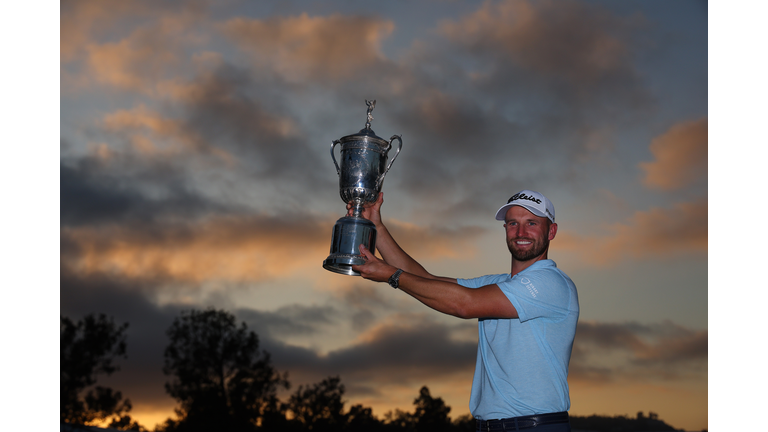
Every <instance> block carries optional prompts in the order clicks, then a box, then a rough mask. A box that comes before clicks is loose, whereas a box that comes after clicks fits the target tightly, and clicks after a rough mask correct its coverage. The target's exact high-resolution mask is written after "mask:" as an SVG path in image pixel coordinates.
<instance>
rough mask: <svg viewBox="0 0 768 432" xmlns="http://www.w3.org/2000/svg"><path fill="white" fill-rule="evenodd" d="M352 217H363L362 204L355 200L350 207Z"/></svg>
mask: <svg viewBox="0 0 768 432" xmlns="http://www.w3.org/2000/svg"><path fill="white" fill-rule="evenodd" d="M352 217H358V218H359V217H363V202H362V201H359V200H355V201H354V204H353V207H352Z"/></svg>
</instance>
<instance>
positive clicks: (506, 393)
mask: <svg viewBox="0 0 768 432" xmlns="http://www.w3.org/2000/svg"><path fill="white" fill-rule="evenodd" d="M458 283H459V284H460V285H462V286H465V287H468V288H479V287H482V286H485V285H491V284H497V285H498V286H499V288H501V290H502V292H504V294H505V295H506V296H507V298H508V299H509V301H510V302H512V305H513V306H514V307H515V309H517V313H518V315H519V318H516V319H494V318H481V319H480V320H478V331H479V339H478V344H477V364H476V366H475V376H474V379H473V380H472V394H471V396H470V399H469V408H470V411H471V412H472V415H473V416H474V417H475V418H476V419H480V420H492V419H501V418H508V417H517V416H523V415H532V414H545V413H552V412H560V411H568V409H570V407H571V400H570V397H569V395H568V381H567V378H568V362H569V361H570V359H571V349H572V348H573V337H574V334H575V333H576V322H577V321H578V319H579V297H578V294H577V292H576V285H574V283H573V281H571V279H570V278H569V277H568V276H567V275H566V274H565V273H563V272H562V271H561V270H560V269H558V268H557V265H556V264H555V262H554V261H552V260H541V261H537V262H535V263H533V264H532V265H531V266H530V267H528V268H527V269H525V270H523V271H522V272H520V273H518V274H516V275H515V276H514V277H510V276H509V273H507V274H499V275H488V276H482V277H479V278H474V279H459V280H458Z"/></svg>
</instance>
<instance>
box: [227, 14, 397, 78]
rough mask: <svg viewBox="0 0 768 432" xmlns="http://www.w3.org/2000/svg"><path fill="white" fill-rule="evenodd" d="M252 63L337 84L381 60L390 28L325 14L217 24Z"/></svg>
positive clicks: (381, 22)
mask: <svg viewBox="0 0 768 432" xmlns="http://www.w3.org/2000/svg"><path fill="white" fill-rule="evenodd" d="M221 28H222V31H223V32H224V34H225V35H227V36H229V37H231V38H232V39H233V40H234V41H235V42H236V43H237V44H238V46H239V47H240V49H242V50H243V51H245V52H247V53H248V54H249V55H250V56H251V59H252V61H253V62H254V63H256V64H262V65H271V66H273V67H275V69H276V70H277V71H279V72H280V73H282V74H287V75H288V76H289V77H292V78H293V79H299V78H313V79H320V80H323V81H325V80H331V81H339V80H344V79H345V78H349V77H351V76H355V75H357V74H359V73H361V72H363V71H365V70H366V69H369V68H371V67H373V66H375V65H376V64H378V63H380V62H382V60H383V56H382V54H381V51H380V47H381V42H382V39H384V38H386V37H387V36H389V35H390V34H391V33H392V31H393V29H394V24H393V23H392V22H391V21H386V20H381V19H378V18H375V17H360V16H346V15H338V14H335V15H331V16H328V17H311V16H309V15H307V14H306V13H304V14H301V15H299V16H292V17H283V18H273V19H268V20H257V19H245V18H234V19H231V20H229V21H227V22H226V23H224V24H223V25H222V26H221Z"/></svg>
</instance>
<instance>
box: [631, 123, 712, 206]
mask: <svg viewBox="0 0 768 432" xmlns="http://www.w3.org/2000/svg"><path fill="white" fill-rule="evenodd" d="M650 150H651V153H653V156H654V157H655V158H656V159H655V160H654V161H653V162H641V163H640V168H642V170H643V171H644V172H645V177H644V178H643V184H645V185H646V186H648V187H651V188H656V189H661V190H666V191H668V190H675V189H680V188H683V187H686V186H689V185H691V184H693V183H695V182H697V181H700V180H706V178H707V150H708V127H707V119H706V118H704V119H701V120H694V121H688V122H680V123H677V124H675V125H673V126H672V127H671V128H669V130H668V131H666V132H665V133H664V134H662V135H660V136H658V137H656V138H654V139H653V141H652V142H651V146H650Z"/></svg>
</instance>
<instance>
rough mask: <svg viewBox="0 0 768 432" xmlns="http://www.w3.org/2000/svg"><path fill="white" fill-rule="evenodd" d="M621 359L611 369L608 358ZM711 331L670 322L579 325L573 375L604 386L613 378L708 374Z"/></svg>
mask: <svg viewBox="0 0 768 432" xmlns="http://www.w3.org/2000/svg"><path fill="white" fill-rule="evenodd" d="M601 358H602V359H606V358H611V359H613V360H614V361H615V360H616V359H622V360H620V361H618V362H614V363H613V364H611V365H610V366H606V363H605V361H604V360H601ZM707 358H708V332H707V331H706V330H692V329H688V328H685V327H682V326H679V325H677V324H674V323H672V322H670V321H664V322H662V323H659V324H652V325H645V324H639V323H631V322H630V323H598V322H589V321H586V322H585V321H582V322H579V325H578V328H577V331H576V340H575V342H574V349H573V357H572V359H571V376H572V377H573V378H574V379H577V380H592V381H599V382H605V381H610V380H613V379H618V378H623V379H627V378H630V379H636V380H642V379H679V378H681V377H686V376H689V375H691V374H702V373H704V374H705V373H706V364H707Z"/></svg>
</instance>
